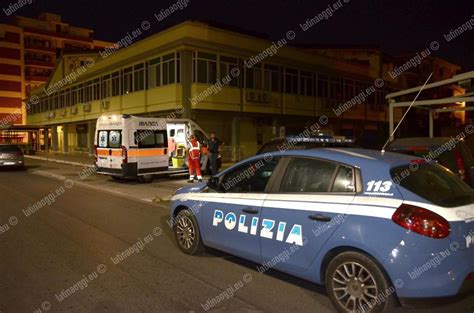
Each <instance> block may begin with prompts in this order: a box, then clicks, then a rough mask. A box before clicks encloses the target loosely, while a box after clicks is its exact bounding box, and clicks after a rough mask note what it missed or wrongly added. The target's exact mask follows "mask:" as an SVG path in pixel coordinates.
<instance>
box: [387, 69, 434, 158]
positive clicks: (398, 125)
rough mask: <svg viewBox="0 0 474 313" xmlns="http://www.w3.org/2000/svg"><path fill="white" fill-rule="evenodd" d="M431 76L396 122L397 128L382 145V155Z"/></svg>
mask: <svg viewBox="0 0 474 313" xmlns="http://www.w3.org/2000/svg"><path fill="white" fill-rule="evenodd" d="M431 76H433V72H431V74H430V76H428V79H427V80H426V81H425V83H424V84H423V86H421V88H420V90H419V91H418V93H417V95H416V97H415V99H413V102H412V103H411V104H410V106H409V107H408V109H407V110H406V112H405V114H403V116H402V118H401V119H400V122H398V124H397V126H396V127H395V129H394V130H393V132H392V133H391V134H390V136H389V137H388V139H387V141H386V142H385V144H384V145H383V147H382V151H381V152H382V154H383V153H385V148H386V147H387V145H388V143H389V142H390V138H392V137H393V135H394V134H395V133H396V132H397V130H398V127H400V125H401V124H402V122H403V120H404V119H405V117H406V116H407V114H408V112H410V109H411V107H412V106H413V104H415V102H416V100H417V99H418V97H419V96H420V94H421V92H422V91H423V89H424V88H425V87H426V85H427V84H428V82H429V81H430V79H431Z"/></svg>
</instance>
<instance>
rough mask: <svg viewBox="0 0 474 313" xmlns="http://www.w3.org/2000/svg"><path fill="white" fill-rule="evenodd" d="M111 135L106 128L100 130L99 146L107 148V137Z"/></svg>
mask: <svg viewBox="0 0 474 313" xmlns="http://www.w3.org/2000/svg"><path fill="white" fill-rule="evenodd" d="M108 136H109V134H108V132H107V131H106V130H101V131H100V132H99V148H107V146H108V140H107V137H108Z"/></svg>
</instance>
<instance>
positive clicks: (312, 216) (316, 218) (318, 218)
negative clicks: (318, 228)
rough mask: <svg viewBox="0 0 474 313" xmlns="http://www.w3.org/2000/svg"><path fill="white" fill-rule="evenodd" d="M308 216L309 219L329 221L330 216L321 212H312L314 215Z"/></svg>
mask: <svg viewBox="0 0 474 313" xmlns="http://www.w3.org/2000/svg"><path fill="white" fill-rule="evenodd" d="M308 217H309V219H311V220H313V221H318V222H330V221H331V217H329V216H325V215H321V214H314V215H310V216H308Z"/></svg>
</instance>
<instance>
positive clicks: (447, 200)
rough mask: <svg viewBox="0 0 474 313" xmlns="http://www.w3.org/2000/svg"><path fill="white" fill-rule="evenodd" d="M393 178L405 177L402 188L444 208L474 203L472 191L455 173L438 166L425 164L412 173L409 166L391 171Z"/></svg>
mask: <svg viewBox="0 0 474 313" xmlns="http://www.w3.org/2000/svg"><path fill="white" fill-rule="evenodd" d="M390 172H391V174H392V178H394V179H395V178H396V177H398V178H399V177H403V176H405V175H406V174H403V176H402V173H409V175H408V176H406V177H405V178H404V179H401V180H400V186H402V187H403V188H405V189H407V190H409V191H411V192H413V193H415V194H417V195H418V196H420V197H422V198H424V199H426V200H428V201H430V202H432V203H433V204H435V205H439V206H442V207H448V208H449V207H457V206H463V205H469V204H472V203H474V193H473V192H472V189H471V188H470V187H469V186H468V185H467V184H465V183H464V182H463V181H462V180H460V179H459V178H458V177H457V176H456V175H454V174H453V173H451V172H449V171H446V169H444V168H443V167H441V166H440V165H438V164H424V165H421V166H420V167H419V168H418V170H416V171H412V170H410V167H409V166H408V165H406V166H401V167H396V168H394V169H392V170H391V171H390Z"/></svg>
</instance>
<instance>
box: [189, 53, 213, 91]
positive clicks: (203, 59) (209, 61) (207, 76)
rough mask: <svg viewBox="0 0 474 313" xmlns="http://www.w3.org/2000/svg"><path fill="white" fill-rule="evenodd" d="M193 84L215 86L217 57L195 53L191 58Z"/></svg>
mask: <svg viewBox="0 0 474 313" xmlns="http://www.w3.org/2000/svg"><path fill="white" fill-rule="evenodd" d="M193 68H194V73H195V77H194V82H197V83H200V84H209V85H212V84H215V83H216V82H217V55H215V54H211V53H205V52H195V53H194V57H193Z"/></svg>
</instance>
